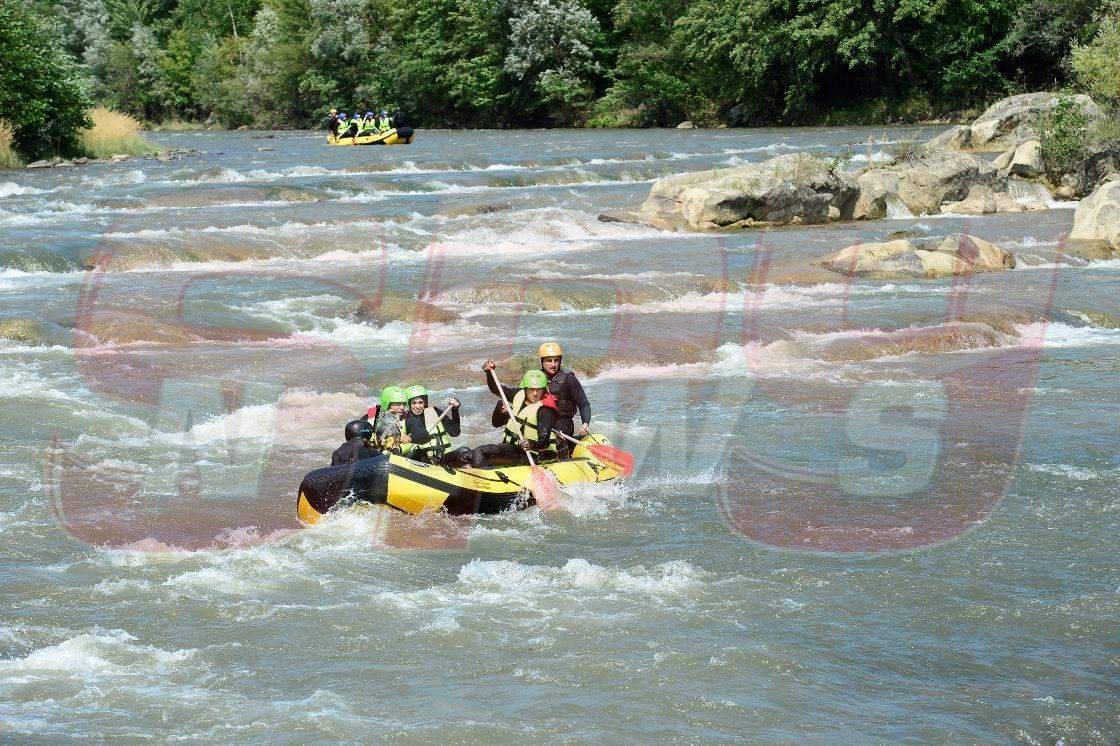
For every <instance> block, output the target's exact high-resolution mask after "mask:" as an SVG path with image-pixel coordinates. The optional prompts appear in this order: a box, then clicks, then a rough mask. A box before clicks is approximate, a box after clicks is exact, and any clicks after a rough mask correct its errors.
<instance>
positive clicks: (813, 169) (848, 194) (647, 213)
mask: <svg viewBox="0 0 1120 746" xmlns="http://www.w3.org/2000/svg"><path fill="white" fill-rule="evenodd" d="M858 196H859V188H858V187H857V186H856V184H855V182H854V181H852V179H851V177H850V176H848V175H847V174H845V173H843V172H838V171H835V170H833V169H832V168H830V167H829V165H828V164H827V163H826V162H825V161H823V160H822V159H820V158H816V157H814V156H812V155H809V154H808V153H790V154H787V155H781V156H778V157H776V158H771V159H769V160H767V161H764V162H762V163H756V164H750V165H747V166H739V167H737V168H729V169H719V170H714V171H697V172H692V173H685V174H678V175H676V176H670V177H668V178H664V179H659V180H658V181H657V182H656V183H655V184H654V185H653V187H652V188H651V189H650V192H649V197H647V198H646V201H645V202H644V203H643V204H642V206H641V208H640V209H639V210H638V211H637V212H636V213H632V214H630V215H619V214H613V215H610V216H608V217H607V219H614V220H627V221H634V222H641V223H645V224H647V225H653V226H655V227H658V228H665V229H687V230H724V229H731V228H745V227H751V226H757V225H788V224H791V223H793V224H808V223H825V222H827V221H828V220H829V215H830V212H831V211H830V210H829V208H830V207H834V208H836V212H837V213H838V214H839V218H838V219H840V220H851V219H852V212H853V209H854V208H855V204H856V199H857V198H858Z"/></svg>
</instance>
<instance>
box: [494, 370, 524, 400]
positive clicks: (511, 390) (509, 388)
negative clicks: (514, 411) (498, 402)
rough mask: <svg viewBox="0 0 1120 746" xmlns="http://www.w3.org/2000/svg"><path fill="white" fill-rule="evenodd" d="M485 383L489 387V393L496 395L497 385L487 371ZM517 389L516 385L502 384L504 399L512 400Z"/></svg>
mask: <svg viewBox="0 0 1120 746" xmlns="http://www.w3.org/2000/svg"><path fill="white" fill-rule="evenodd" d="M486 385H487V386H489V387H490V393H491V394H493V395H494V396H498V385H497V384H496V383H494V376H492V375H490V374H489V373H487V374H486ZM519 390H520V389H518V388H517V387H516V386H502V391H503V392H505V395H506V399H508V400H510V401H513V395H514V394H516V393H517V392H518V391H519Z"/></svg>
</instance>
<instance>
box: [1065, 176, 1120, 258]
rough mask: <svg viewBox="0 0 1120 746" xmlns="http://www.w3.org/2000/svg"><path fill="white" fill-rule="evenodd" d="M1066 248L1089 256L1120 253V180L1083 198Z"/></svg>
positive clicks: (1109, 255) (1107, 183) (1080, 254)
mask: <svg viewBox="0 0 1120 746" xmlns="http://www.w3.org/2000/svg"><path fill="white" fill-rule="evenodd" d="M1066 248H1067V249H1068V250H1069V251H1070V252H1072V253H1075V254H1077V255H1079V256H1083V257H1085V258H1087V259H1103V258H1108V257H1112V256H1116V255H1118V254H1120V181H1109V182H1106V183H1105V184H1102V185H1101V186H1099V187H1097V189H1096V190H1095V191H1094V192H1093V193H1092V194H1090V195H1089V196H1088V197H1086V198H1085V199H1083V200H1082V201H1081V204H1079V205H1078V206H1077V211H1076V212H1075V213H1074V214H1073V230H1072V231H1071V232H1070V234H1069V240H1068V241H1067V242H1066Z"/></svg>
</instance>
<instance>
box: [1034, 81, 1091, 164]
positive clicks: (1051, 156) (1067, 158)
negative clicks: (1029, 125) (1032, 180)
mask: <svg viewBox="0 0 1120 746" xmlns="http://www.w3.org/2000/svg"><path fill="white" fill-rule="evenodd" d="M1088 129H1089V118H1088V117H1087V116H1086V115H1085V112H1084V110H1083V109H1082V108H1081V106H1080V105H1079V104H1078V103H1077V101H1075V100H1074V99H1073V98H1071V97H1069V96H1059V97H1058V104H1057V105H1056V106H1055V107H1054V108H1053V109H1051V110H1050V112H1049V113H1048V114H1047V115H1046V116H1045V117H1043V120H1042V122H1041V123H1040V126H1039V134H1040V142H1041V145H1042V163H1043V165H1044V166H1045V168H1046V173H1048V174H1050V175H1051V176H1055V175H1059V174H1062V173H1065V172H1066V171H1068V170H1070V168H1071V167H1072V166H1073V165H1074V164H1075V163H1077V162H1078V161H1079V160H1081V159H1082V158H1084V157H1085V151H1086V147H1087V145H1088Z"/></svg>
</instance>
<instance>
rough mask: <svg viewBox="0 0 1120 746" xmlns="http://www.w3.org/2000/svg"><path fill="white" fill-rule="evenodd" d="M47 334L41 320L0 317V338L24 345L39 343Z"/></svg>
mask: <svg viewBox="0 0 1120 746" xmlns="http://www.w3.org/2000/svg"><path fill="white" fill-rule="evenodd" d="M46 334H47V331H46V327H44V326H43V322H41V321H39V320H38V319H27V318H8V319H0V338H3V339H7V340H10V341H12V342H20V343H22V344H25V345H40V344H42V343H43V340H44V339H45V337H46Z"/></svg>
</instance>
